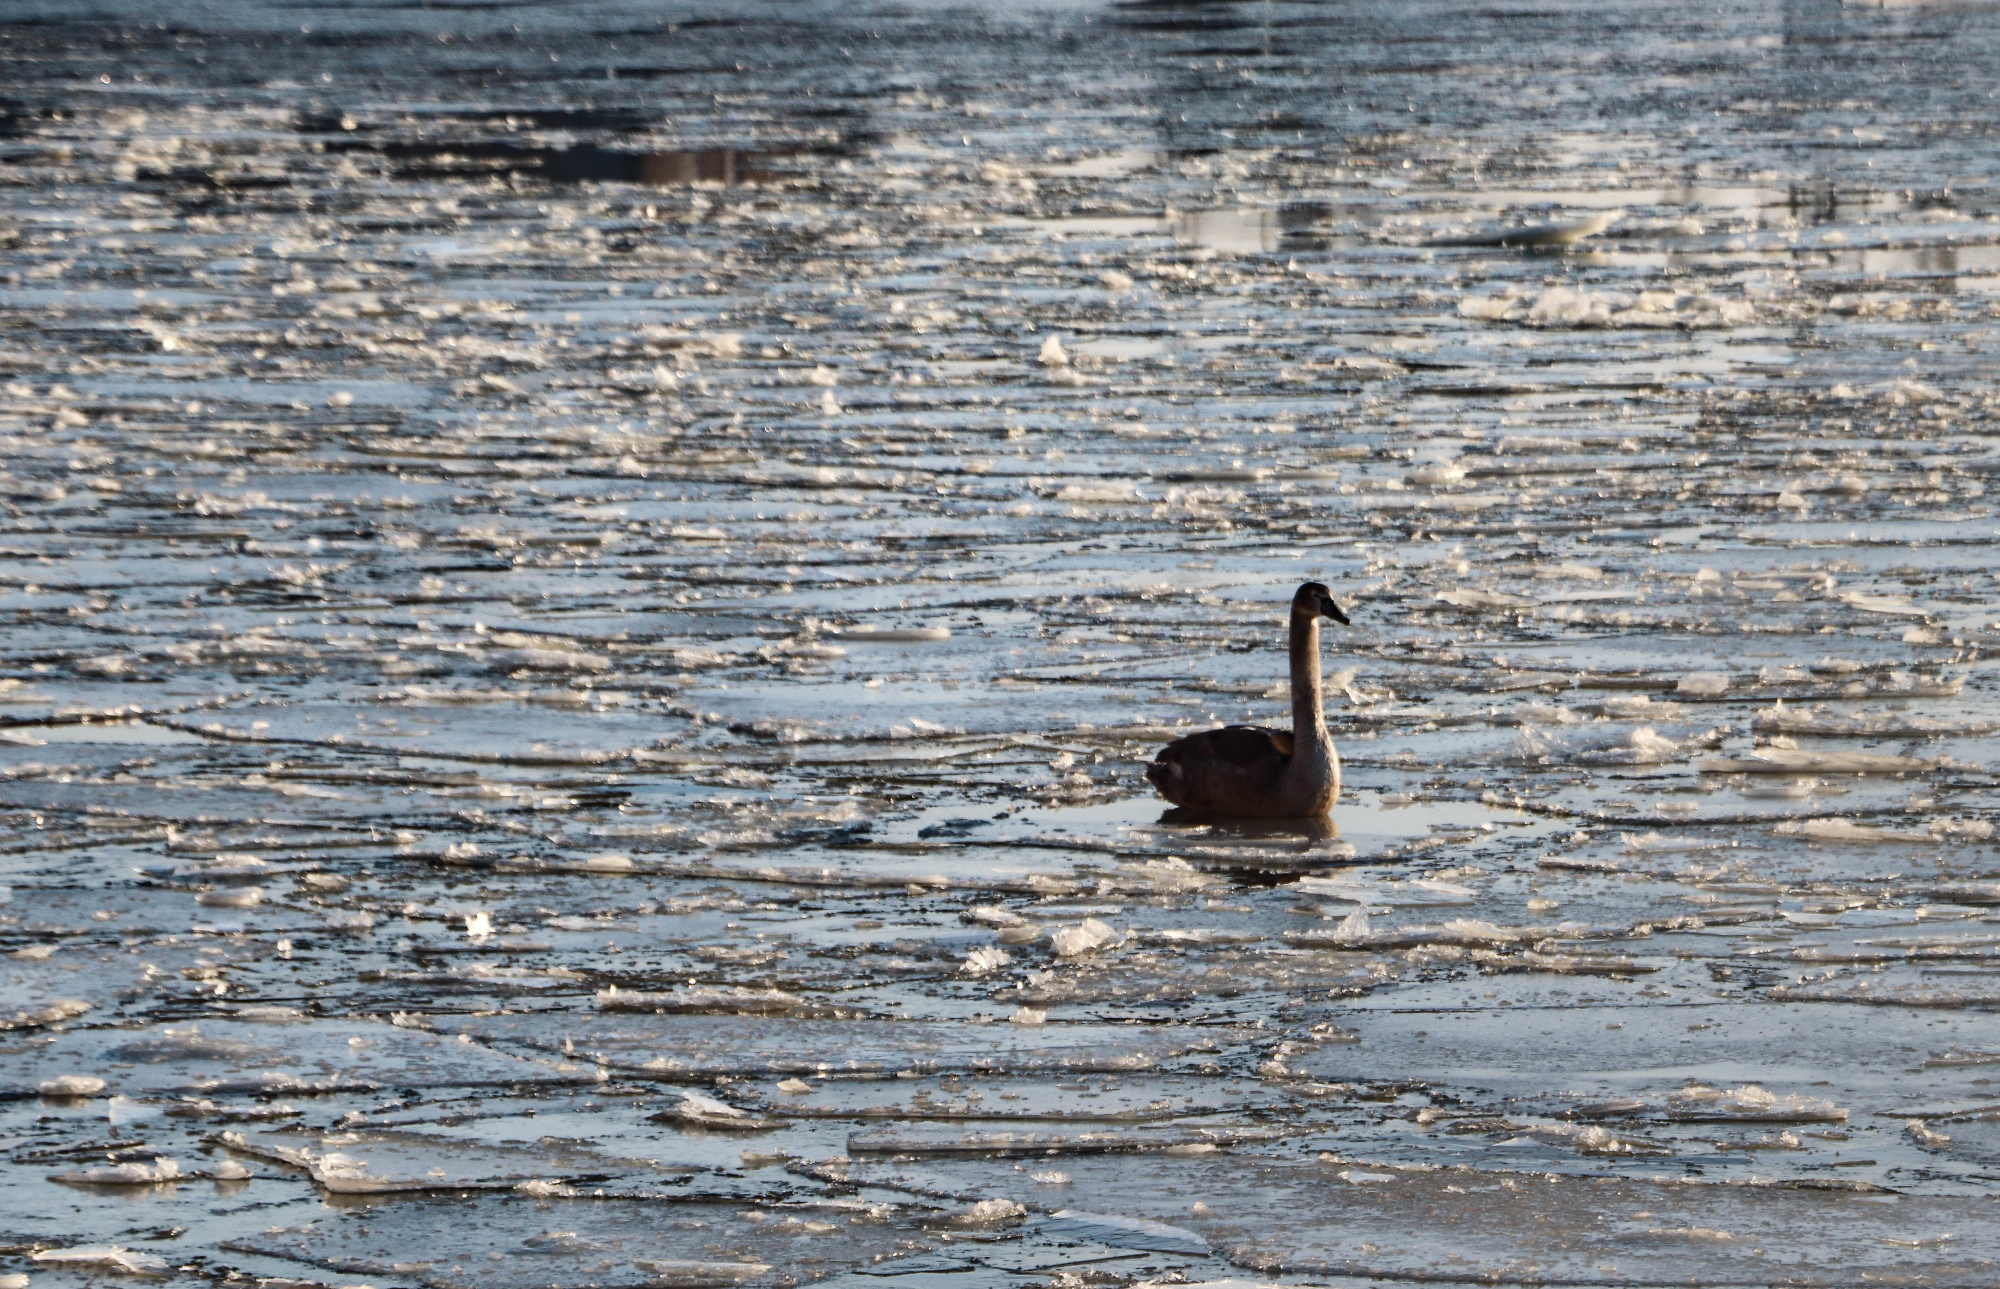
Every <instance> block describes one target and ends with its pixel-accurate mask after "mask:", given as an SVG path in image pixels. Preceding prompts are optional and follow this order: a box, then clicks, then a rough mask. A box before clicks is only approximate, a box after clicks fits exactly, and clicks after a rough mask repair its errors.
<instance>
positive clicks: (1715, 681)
mask: <svg viewBox="0 0 2000 1289" xmlns="http://www.w3.org/2000/svg"><path fill="white" fill-rule="evenodd" d="M1674 689H1675V690H1676V691H1677V692H1679V693H1683V694H1692V695H1693V696H1695V697H1697V698H1715V697H1718V696H1720V695H1722V694H1726V693H1728V692H1729V677H1728V676H1726V675H1724V674H1723V673H1721V672H1719V671H1691V672H1689V673H1688V674H1687V675H1685V676H1682V677H1681V678H1680V681H1679V683H1677V684H1676V685H1675V686H1674Z"/></svg>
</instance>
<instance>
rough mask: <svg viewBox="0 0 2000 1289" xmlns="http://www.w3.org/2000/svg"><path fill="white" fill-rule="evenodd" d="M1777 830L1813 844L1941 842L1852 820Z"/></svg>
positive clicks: (1793, 823) (1799, 823) (1787, 824)
mask: <svg viewBox="0 0 2000 1289" xmlns="http://www.w3.org/2000/svg"><path fill="white" fill-rule="evenodd" d="M1777 831H1778V832H1780V833H1783V834H1785V835H1786V836H1791V837H1805V838H1807V839H1808V840H1811V841H1851V842H1863V843H1873V842H1892V841H1893V842H1921V843H1931V842H1935V841H1937V840H1938V838H1937V836H1936V835H1935V834H1932V833H1929V832H1918V831H1916V830H1915V829H1912V828H1880V827H1876V826H1874V825H1871V824H1861V823H1856V822H1854V821H1853V820H1852V819H1805V820H1799V819H1787V820H1785V821H1784V822H1783V823H1781V824H1779V825H1778V828H1777Z"/></svg>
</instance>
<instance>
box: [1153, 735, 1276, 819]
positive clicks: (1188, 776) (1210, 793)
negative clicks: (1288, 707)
mask: <svg viewBox="0 0 2000 1289" xmlns="http://www.w3.org/2000/svg"><path fill="white" fill-rule="evenodd" d="M1291 753H1292V736H1291V733H1290V731H1288V730H1273V729H1265V728H1263V727H1262V726H1257V725H1226V726H1224V727H1223V728H1221V729H1219V730H1203V731H1202V732H1201V733H1199V734H1190V735H1188V736H1187V737H1186V738H1179V739H1175V740H1174V741H1173V742H1171V743H1169V744H1167V745H1166V746H1165V747H1163V748H1161V749H1160V753H1159V755H1158V756H1156V757H1154V758H1153V766H1152V768H1150V769H1149V770H1148V771H1147V777H1148V778H1150V779H1151V780H1152V781H1153V782H1154V783H1155V784H1156V785H1158V786H1159V788H1160V790H1161V791H1162V792H1164V793H1165V794H1166V796H1167V798H1168V799H1169V800H1171V801H1174V802H1176V803H1180V804H1201V805H1205V806H1208V807H1211V808H1226V807H1228V806H1229V804H1230V803H1231V802H1234V801H1236V800H1238V799H1245V800H1247V799H1249V796H1250V795H1251V794H1255V793H1260V792H1268V791H1270V790H1271V788H1272V786H1273V785H1274V784H1276V783H1277V781H1278V779H1279V777H1280V776H1282V775H1283V774H1284V772H1285V767H1286V765H1287V764H1288V763H1289V762H1290V761H1291Z"/></svg>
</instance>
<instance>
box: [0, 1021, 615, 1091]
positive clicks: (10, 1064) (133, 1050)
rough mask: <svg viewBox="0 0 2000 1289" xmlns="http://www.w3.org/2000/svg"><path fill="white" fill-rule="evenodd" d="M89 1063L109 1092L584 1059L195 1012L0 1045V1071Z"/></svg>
mask: <svg viewBox="0 0 2000 1289" xmlns="http://www.w3.org/2000/svg"><path fill="white" fill-rule="evenodd" d="M72 1070H90V1071H95V1072H98V1073H97V1074H96V1075H94V1077H102V1078H103V1079H104V1080H105V1081H106V1083H107V1084H109V1085H110V1086H111V1087H112V1089H113V1090H114V1091H116V1092H119V1093H122V1094H124V1095H127V1096H133V1097H151V1098H155V1099H173V1100H179V1099H182V1098H216V1097H225V1098H226V1097H240V1096H245V1095H248V1096H264V1097H268V1096H283V1097H297V1096H313V1095H319V1094H325V1093H331V1092H346V1091H367V1090H374V1089H393V1088H407V1087H419V1088H480V1087H514V1086H524V1085H535V1084H544V1085H564V1084H567V1085H578V1084H581V1085H586V1086H588V1085H590V1084H592V1083H594V1082H595V1081H596V1079H597V1072H596V1070H595V1069H594V1068H593V1067H590V1066H586V1065H580V1064H578V1063H575V1062H572V1061H567V1060H563V1059H560V1058H559V1057H558V1056H556V1055H553V1054H543V1053H533V1054H528V1055H526V1056H525V1057H524V1056H516V1055H512V1054H507V1053H501V1052H496V1051H493V1050H491V1049H490V1048H487V1047H484V1046H482V1045H480V1044H478V1043H471V1042H461V1041H460V1040H459V1038H458V1036H457V1035H456V1034H455V1033H454V1034H436V1033H430V1032H427V1031H424V1030H417V1029H408V1028H403V1027H400V1026H396V1025H388V1024H383V1023H381V1022H379V1021H376V1022H371V1021H365V1020H329V1021H320V1022H315V1023H312V1024H308V1025H290V1026H271V1025H258V1024H251V1023H246V1022H243V1021H236V1020H227V1019H217V1018H205V1019H201V1020H190V1021H188V1022H185V1023H182V1024H174V1023H164V1024H160V1025H156V1026H153V1027H150V1028H147V1029H139V1030H130V1029H127V1030H112V1029H84V1030H78V1029H71V1030H69V1031H68V1032H66V1033H63V1034H61V1035H58V1036H57V1037H56V1038H55V1039H54V1041H52V1042H46V1043H41V1044H37V1045H35V1046H33V1047H32V1048H30V1049H27V1050H22V1051H15V1052H11V1053H0V1080H4V1081H6V1082H16V1081H21V1082H25V1081H29V1080H32V1079H35V1078H36V1077H37V1076H38V1075H39V1076H40V1077H42V1078H47V1077H51V1076H52V1075H53V1074H54V1073H55V1072H57V1071H72Z"/></svg>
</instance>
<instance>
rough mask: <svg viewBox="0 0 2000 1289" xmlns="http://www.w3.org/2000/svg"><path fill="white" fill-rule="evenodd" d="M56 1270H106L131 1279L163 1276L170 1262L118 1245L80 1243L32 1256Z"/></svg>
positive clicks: (46, 1250) (43, 1251)
mask: <svg viewBox="0 0 2000 1289" xmlns="http://www.w3.org/2000/svg"><path fill="white" fill-rule="evenodd" d="M31 1256H32V1257H33V1259H34V1260H35V1261H36V1262H40V1263H45V1264H47V1265H49V1266H55V1267H103V1268H105V1269H106V1270H109V1271H115V1272H119V1273H121V1274H124V1275H131V1276H163V1275H165V1274H166V1273H167V1260H166V1259H165V1258H162V1257H160V1256H158V1255H157V1254H152V1253H135V1252H133V1251H132V1250H130V1249H125V1248H120V1247H119V1246H118V1245H115V1244H80V1245H77V1246H75V1247H73V1248H67V1249H43V1250H42V1251H41V1252H40V1253H36V1254H33V1255H31Z"/></svg>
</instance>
